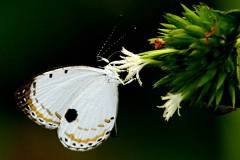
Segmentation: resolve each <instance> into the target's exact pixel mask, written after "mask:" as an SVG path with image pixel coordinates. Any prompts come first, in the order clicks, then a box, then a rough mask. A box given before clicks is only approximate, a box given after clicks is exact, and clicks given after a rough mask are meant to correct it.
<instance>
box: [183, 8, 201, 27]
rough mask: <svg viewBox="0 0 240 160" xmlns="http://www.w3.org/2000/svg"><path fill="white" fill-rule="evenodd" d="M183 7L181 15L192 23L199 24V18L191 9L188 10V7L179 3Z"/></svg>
mask: <svg viewBox="0 0 240 160" xmlns="http://www.w3.org/2000/svg"><path fill="white" fill-rule="evenodd" d="M181 5H182V7H183V9H184V11H185V12H184V13H183V15H184V16H185V17H186V18H187V19H188V20H189V21H190V22H192V23H194V24H197V25H198V24H199V23H200V22H201V18H200V17H199V16H198V15H197V14H196V13H195V12H194V11H192V10H190V9H189V8H187V7H186V6H185V5H183V4H181Z"/></svg>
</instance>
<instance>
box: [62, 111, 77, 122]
mask: <svg viewBox="0 0 240 160" xmlns="http://www.w3.org/2000/svg"><path fill="white" fill-rule="evenodd" d="M77 116H78V114H77V111H76V110H75V109H68V110H67V112H66V114H65V116H64V117H65V119H66V120H67V122H68V123H71V122H73V121H75V120H76V119H77Z"/></svg>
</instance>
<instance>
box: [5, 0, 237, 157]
mask: <svg viewBox="0 0 240 160" xmlns="http://www.w3.org/2000/svg"><path fill="white" fill-rule="evenodd" d="M180 2H181V3H184V4H186V5H187V6H191V5H193V4H198V3H199V2H200V1H198V0H195V1H194V0H181V1H180V0H167V1H162V0H146V1H139V0H92V1H87V0H82V1H81V0H78V1H73V0H67V1H66V0H65V1H64V0H58V1H55V0H51V1H47V0H34V1H30V0H22V1H17V0H8V1H6V0H5V1H4V0H2V1H1V2H0V71H1V81H0V82H1V83H0V87H1V93H2V94H1V96H0V107H1V112H0V114H1V115H0V137H1V141H0V160H26V159H35V160H42V159H47V160H48V159H49V160H53V159H54V160H55V159H57V160H66V159H67V160H75V159H82V160H94V159H98V160H101V159H103V160H110V159H115V160H122V159H124V160H133V159H136V160H145V159H151V160H154V159H161V160H203V159H204V160H239V159H240V152H239V150H240V125H239V124H240V113H239V111H236V112H234V113H230V114H227V115H224V116H219V117H217V116H215V115H213V114H212V113H210V112H208V111H207V110H204V109H198V108H185V109H182V110H181V114H182V117H178V116H176V115H175V116H174V117H173V119H171V120H170V122H168V123H166V122H165V121H164V120H163V118H162V112H163V111H162V110H160V109H158V108H156V107H155V106H156V105H157V104H159V103H160V97H159V95H160V94H159V93H158V92H159V91H153V90H152V89H151V83H153V82H154V78H151V77H154V76H153V75H154V70H151V69H148V68H146V69H144V70H143V72H142V74H141V76H142V77H143V82H144V83H145V86H144V87H142V88H140V87H138V84H137V83H132V84H130V85H128V86H124V87H120V89H119V90H120V97H119V99H120V103H119V114H118V131H119V135H118V137H117V138H109V139H108V140H107V141H106V142H105V143H103V145H101V146H100V147H98V148H96V149H94V150H92V151H88V152H73V151H70V150H67V149H65V148H64V147H63V146H62V145H61V144H60V142H59V140H58V138H57V134H56V132H55V131H48V130H46V129H43V128H41V127H39V126H37V125H35V124H34V123H33V122H31V121H30V120H29V119H28V118H27V117H26V116H25V115H24V114H23V113H22V112H21V111H20V109H18V108H17V107H16V104H15V100H14V91H15V90H16V89H17V88H18V87H19V86H21V85H23V84H25V83H26V82H27V81H28V80H30V79H31V78H32V77H33V76H34V75H36V74H38V73H41V72H44V71H47V70H49V69H51V68H53V67H58V66H67V65H90V66H97V64H96V53H97V51H98V50H99V48H100V47H101V45H102V43H103V41H104V40H105V39H106V37H107V36H108V35H109V33H110V32H111V29H112V27H113V26H114V25H115V24H116V23H117V19H118V17H119V15H120V14H123V15H124V17H123V18H122V23H120V25H119V27H118V29H117V32H116V33H115V34H114V36H113V39H112V41H111V43H110V44H113V43H114V42H115V41H116V40H117V39H118V38H119V37H120V36H121V35H123V34H125V33H126V32H128V36H127V37H126V38H125V39H124V40H123V41H122V42H121V43H118V44H117V45H116V46H114V47H113V48H112V51H116V50H119V49H120V48H121V46H125V47H126V48H127V49H129V50H130V51H134V52H141V51H145V50H148V49H150V48H151V46H149V45H148V44H147V41H146V40H147V39H148V38H151V37H154V36H156V32H157V27H158V26H159V22H160V21H163V19H162V15H163V13H165V12H172V13H180V12H181V7H180ZM201 2H205V3H207V4H208V5H210V6H211V7H213V8H216V9H233V8H240V2H238V1H236V0H204V1H201ZM132 26H136V27H137V30H136V31H134V32H132V31H131V28H132Z"/></svg>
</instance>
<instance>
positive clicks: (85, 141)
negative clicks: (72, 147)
mask: <svg viewBox="0 0 240 160" xmlns="http://www.w3.org/2000/svg"><path fill="white" fill-rule="evenodd" d="M105 132H106V130H104V131H103V132H102V133H100V134H99V135H97V136H95V137H93V138H86V139H81V138H77V137H76V136H75V135H74V134H68V133H65V135H66V136H67V137H68V138H70V139H71V140H72V141H75V142H78V143H88V142H95V141H97V140H98V139H99V138H100V137H103V136H104V134H105Z"/></svg>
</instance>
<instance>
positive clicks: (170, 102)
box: [157, 93, 183, 121]
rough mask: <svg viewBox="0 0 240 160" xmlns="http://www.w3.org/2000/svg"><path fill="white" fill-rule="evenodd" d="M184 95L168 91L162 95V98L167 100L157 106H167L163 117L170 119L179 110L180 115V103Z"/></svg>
mask: <svg viewBox="0 0 240 160" xmlns="http://www.w3.org/2000/svg"><path fill="white" fill-rule="evenodd" d="M182 99H183V97H182V95H181V94H172V93H168V94H167V95H166V96H163V97H162V100H167V102H166V103H165V104H164V105H162V106H157V107H158V108H165V110H164V112H163V118H165V120H166V121H168V120H169V119H170V118H171V117H172V116H173V114H174V113H175V112H176V111H177V113H178V116H181V115H180V111H179V110H180V108H181V106H180V103H181V101H182Z"/></svg>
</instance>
